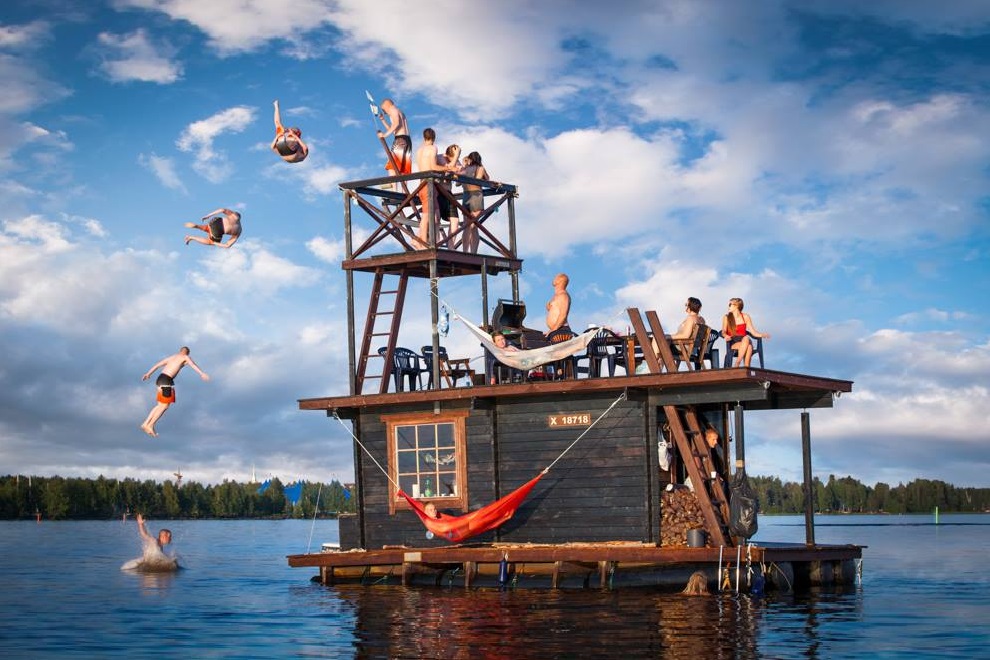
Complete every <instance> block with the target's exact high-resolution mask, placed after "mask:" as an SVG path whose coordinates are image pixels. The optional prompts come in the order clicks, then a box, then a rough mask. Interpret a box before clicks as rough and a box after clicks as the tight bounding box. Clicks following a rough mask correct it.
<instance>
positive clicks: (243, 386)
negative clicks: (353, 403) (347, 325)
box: [0, 215, 350, 482]
mask: <svg viewBox="0 0 990 660" xmlns="http://www.w3.org/2000/svg"><path fill="white" fill-rule="evenodd" d="M98 225H99V222H98V221H96V220H95V219H92V218H85V217H81V216H67V217H63V218H62V219H61V220H58V221H56V220H52V219H48V218H46V217H44V216H39V215H35V216H25V217H21V218H18V219H16V220H9V221H7V222H6V223H4V225H3V229H2V232H0V337H3V341H4V344H5V345H8V344H10V345H14V346H17V347H19V350H16V351H12V352H11V355H10V356H8V359H6V360H5V362H4V364H3V368H2V369H0V388H2V389H3V391H4V396H3V397H2V399H0V420H2V421H0V436H2V437H3V438H4V442H3V443H0V461H2V462H3V463H4V464H6V465H12V466H13V465H16V466H17V470H18V471H20V472H22V473H23V472H27V473H31V474H63V475H80V476H94V477H95V476H97V475H98V474H100V473H102V474H104V475H120V476H135V475H139V474H149V475H151V477H152V478H158V477H157V476H156V475H157V474H158V473H157V472H156V470H158V471H160V469H161V463H162V462H163V461H164V462H167V463H168V464H170V465H181V466H182V471H183V472H184V473H185V474H187V476H188V477H189V478H196V479H198V480H201V481H207V482H218V481H220V480H221V479H222V478H224V477H225V476H226V477H228V478H237V479H239V480H243V479H245V478H246V476H247V475H248V474H249V472H250V468H251V464H252V463H256V464H258V465H259V467H262V468H263V466H267V465H271V466H273V467H274V466H278V469H280V470H282V469H290V466H291V468H292V469H298V470H300V472H299V473H298V474H299V475H300V476H304V477H306V478H325V475H326V474H329V473H330V472H333V471H337V472H340V473H342V474H344V473H347V471H348V470H349V469H350V468H349V465H350V453H349V449H347V445H346V443H343V442H341V443H336V444H337V445H339V447H334V448H331V449H329V452H328V448H327V447H326V446H325V443H326V442H327V425H326V420H325V419H324V418H322V417H321V416H319V415H310V416H306V415H300V414H299V413H298V411H297V410H296V405H295V400H294V396H295V395H296V393H297V392H309V393H313V394H314V395H316V394H321V393H324V392H326V391H333V390H336V389H340V388H342V387H346V382H345V379H344V376H343V374H344V373H346V366H345V364H344V363H343V361H342V357H341V355H340V351H339V347H337V345H336V344H335V343H334V342H327V341H320V340H319V338H320V337H326V336H333V337H340V336H341V335H342V333H343V329H342V327H341V324H342V323H343V320H342V317H338V318H337V319H335V320H330V321H327V322H325V323H323V324H314V323H313V322H312V321H311V320H304V319H305V316H306V315H301V314H300V310H299V309H298V308H297V307H295V305H294V304H293V303H287V302H284V301H283V300H282V297H281V296H280V295H279V293H280V292H282V291H284V290H285V289H286V288H287V287H294V288H296V289H305V288H306V287H308V286H311V285H312V284H313V283H315V282H318V281H319V273H317V272H315V271H312V270H311V269H305V268H300V267H298V266H295V265H293V263H292V262H291V260H290V259H288V258H286V257H285V256H282V255H280V254H277V253H275V252H273V251H272V250H270V249H268V248H264V247H263V246H260V245H252V244H251V242H250V241H244V242H243V243H239V244H238V246H237V248H238V249H237V250H236V251H227V250H224V251H220V250H216V251H214V252H213V253H208V256H207V258H206V260H205V263H203V264H202V267H201V271H196V272H197V273H202V274H203V275H202V276H203V277H204V278H205V279H211V278H212V279H213V280H215V281H216V282H219V283H220V284H219V286H213V285H207V284H206V282H205V281H203V282H199V281H197V282H196V283H193V284H192V286H191V282H192V280H191V279H190V276H189V275H188V274H187V272H186V270H185V269H184V268H181V267H179V259H180V257H179V255H177V254H176V253H161V252H158V251H155V250H142V251H137V250H133V249H123V250H117V251H112V250H109V251H108V249H107V246H108V244H107V243H106V242H105V241H102V240H99V239H100V232H99V231H98V230H97V226H98ZM196 254H197V255H198V256H202V253H196ZM211 257H212V259H211ZM224 257H235V258H234V259H233V260H228V259H224ZM242 257H243V258H242ZM197 261H198V260H197ZM323 293H325V292H323ZM321 295H322V294H321ZM245 300H250V304H245V303H244V301H245ZM182 344H186V345H189V346H190V347H191V348H192V349H193V354H194V356H195V359H196V360H197V362H198V363H199V364H200V366H202V367H203V369H204V370H206V371H207V372H208V373H210V375H211V376H212V379H211V381H210V382H209V383H203V382H201V381H199V379H197V378H194V377H189V378H188V379H187V378H186V376H185V375H183V377H182V378H180V384H179V387H180V389H179V392H180V394H179V399H180V401H181V408H179V409H177V411H176V413H174V416H173V414H170V415H169V416H168V417H167V418H166V419H165V420H163V422H162V425H161V427H160V429H159V431H160V432H162V433H163V434H164V435H166V437H172V438H174V439H176V440H177V441H176V442H173V443H169V445H168V446H163V447H161V448H160V449H161V451H160V452H155V453H154V455H148V454H147V452H145V451H143V450H137V449H136V447H140V444H138V443H137V441H138V440H139V438H140V431H139V430H138V428H137V424H138V423H140V421H141V420H142V419H143V418H144V416H145V415H146V414H147V411H148V409H149V408H150V406H151V405H152V404H153V388H152V387H151V386H150V385H148V384H147V383H142V382H141V374H142V373H144V371H145V370H147V368H148V367H149V366H151V365H152V364H154V363H155V362H156V361H157V360H158V359H159V358H160V357H162V356H163V355H167V354H169V353H171V352H173V351H174V350H176V349H177V348H178V346H180V345H182ZM287 393H288V394H287ZM180 409H181V414H178V410H180ZM249 410H250V411H251V412H250V413H248V412H246V411H249ZM287 420H291V423H287ZM80 429H83V431H82V433H83V436H80V433H81V431H80ZM334 433H335V432H334V431H332V430H331V431H330V434H331V435H333V434H334ZM273 437H278V438H279V439H280V443H276V444H273V443H272V442H271V438H273ZM183 438H196V441H195V442H184V441H183V440H182V439H183ZM283 443H289V444H291V445H292V446H293V447H294V450H293V452H294V453H295V452H297V451H298V452H303V453H308V454H309V455H310V456H321V458H320V459H313V458H305V457H304V458H295V459H293V460H291V461H286V462H281V460H280V459H279V458H278V456H276V455H280V454H281V453H283V452H282V450H281V449H280V447H281V446H283ZM231 447H237V455H236V456H228V459H227V460H224V459H222V458H219V457H223V456H227V455H228V454H229V453H230V448H231ZM338 449H339V451H338ZM107 456H113V460H108V459H107ZM187 465H188V466H189V467H188V468H187V467H186V466H187ZM173 469H174V468H173ZM193 475H197V476H196V477H193ZM321 475H323V477H321Z"/></svg>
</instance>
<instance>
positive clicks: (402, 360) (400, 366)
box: [378, 346, 428, 392]
mask: <svg viewBox="0 0 990 660" xmlns="http://www.w3.org/2000/svg"><path fill="white" fill-rule="evenodd" d="M386 352H388V348H387V347H385V346H382V347H381V348H379V349H378V354H379V355H381V356H382V357H384V356H385V354H386ZM425 373H428V371H427V369H426V368H424V367H423V366H422V365H421V364H420V362H419V354H417V353H416V352H415V351H411V350H409V349H408V348H401V347H398V346H396V348H395V350H394V351H393V352H392V379H393V380H394V382H395V391H396V392H403V391H405V390H404V389H403V382H404V381H403V379H404V378H408V379H409V391H410V392H413V391H415V390H418V389H419V390H421V389H423V374H425ZM417 385H419V387H417Z"/></svg>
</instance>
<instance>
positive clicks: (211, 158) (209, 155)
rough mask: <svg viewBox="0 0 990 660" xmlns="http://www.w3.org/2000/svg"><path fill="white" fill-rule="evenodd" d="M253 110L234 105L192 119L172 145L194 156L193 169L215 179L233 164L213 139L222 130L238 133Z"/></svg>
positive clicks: (248, 121) (226, 175) (247, 122)
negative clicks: (218, 148)
mask: <svg viewBox="0 0 990 660" xmlns="http://www.w3.org/2000/svg"><path fill="white" fill-rule="evenodd" d="M254 117H255V110H254V108H249V107H247V106H235V107H233V108H228V109H226V110H222V111H220V112H218V113H216V114H215V115H212V116H210V117H207V118H206V119H201V120H200V121H196V122H193V123H192V124H190V125H189V126H187V127H186V128H185V130H183V131H182V134H181V135H180V136H179V139H178V140H177V141H176V143H175V144H176V146H177V147H178V148H179V149H180V150H181V151H185V152H188V153H192V154H194V156H195V161H194V162H193V169H194V170H196V171H197V172H199V174H201V175H202V176H203V177H204V178H206V180H207V181H210V182H211V183H219V182H221V181H223V180H224V179H226V178H227V177H228V176H230V174H231V173H232V172H233V169H234V166H233V165H232V164H231V163H230V161H229V160H228V159H227V155H226V154H225V153H224V152H222V151H217V150H215V149H214V147H213V142H214V141H215V140H216V139H217V138H219V137H220V136H222V135H223V134H224V133H241V132H242V131H244V129H245V128H247V126H248V125H249V124H250V123H251V122H253V121H254Z"/></svg>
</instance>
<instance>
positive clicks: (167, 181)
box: [138, 153, 186, 194]
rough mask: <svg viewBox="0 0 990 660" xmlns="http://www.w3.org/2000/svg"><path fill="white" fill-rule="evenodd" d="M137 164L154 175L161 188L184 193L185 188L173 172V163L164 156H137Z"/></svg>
mask: <svg viewBox="0 0 990 660" xmlns="http://www.w3.org/2000/svg"><path fill="white" fill-rule="evenodd" d="M138 163H139V164H140V165H141V166H142V167H144V168H146V169H147V170H148V171H150V172H151V173H152V174H154V175H155V178H156V179H158V180H159V181H160V182H161V184H162V185H163V186H165V187H166V188H168V189H170V190H178V191H179V192H181V193H183V194H184V193H185V192H186V187H185V185H184V184H183V183H182V180H181V179H180V178H179V175H178V173H177V172H176V171H175V161H173V160H172V159H171V158H168V157H166V156H159V155H157V154H155V153H151V154H138Z"/></svg>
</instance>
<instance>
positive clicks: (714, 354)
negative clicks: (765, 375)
mask: <svg viewBox="0 0 990 660" xmlns="http://www.w3.org/2000/svg"><path fill="white" fill-rule="evenodd" d="M721 336H722V333H721V332H719V331H718V330H716V329H715V328H708V343H707V345H706V346H705V352H704V354H702V356H701V360H700V361H699V365H700V364H704V362H705V360H708V364H709V366H710V367H711V368H712V369H718V368H719V367H718V349H717V348H715V340H716V339H718V338H719V337H721ZM760 355H761V356H762V353H761V354H760ZM760 359H761V360H762V359H763V358H762V357H761V358H760Z"/></svg>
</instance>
